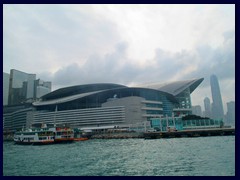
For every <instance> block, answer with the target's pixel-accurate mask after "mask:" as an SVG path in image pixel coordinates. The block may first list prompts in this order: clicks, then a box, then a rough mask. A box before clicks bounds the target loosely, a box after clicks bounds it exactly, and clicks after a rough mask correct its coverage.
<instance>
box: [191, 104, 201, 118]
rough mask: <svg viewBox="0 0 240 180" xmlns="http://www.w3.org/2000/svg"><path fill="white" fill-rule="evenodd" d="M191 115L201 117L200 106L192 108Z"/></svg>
mask: <svg viewBox="0 0 240 180" xmlns="http://www.w3.org/2000/svg"><path fill="white" fill-rule="evenodd" d="M192 114H195V115H197V116H202V108H201V106H200V105H197V106H192Z"/></svg>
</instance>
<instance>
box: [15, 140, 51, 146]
mask: <svg viewBox="0 0 240 180" xmlns="http://www.w3.org/2000/svg"><path fill="white" fill-rule="evenodd" d="M14 142H15V144H19V145H49V144H54V143H55V142H54V141H37V142H36V141H35V142H31V141H30V142H26V141H14Z"/></svg>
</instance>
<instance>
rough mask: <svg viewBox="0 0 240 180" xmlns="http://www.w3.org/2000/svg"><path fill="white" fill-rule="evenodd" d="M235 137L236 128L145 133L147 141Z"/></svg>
mask: <svg viewBox="0 0 240 180" xmlns="http://www.w3.org/2000/svg"><path fill="white" fill-rule="evenodd" d="M228 135H235V128H214V129H190V130H181V131H170V132H159V131H158V132H145V133H144V134H143V136H144V138H145V139H158V138H181V137H201V136H228Z"/></svg>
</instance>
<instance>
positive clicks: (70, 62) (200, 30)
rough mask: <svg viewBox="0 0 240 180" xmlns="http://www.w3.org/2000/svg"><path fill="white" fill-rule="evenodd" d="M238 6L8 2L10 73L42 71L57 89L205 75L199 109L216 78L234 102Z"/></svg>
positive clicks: (6, 32) (6, 41) (199, 90)
mask: <svg viewBox="0 0 240 180" xmlns="http://www.w3.org/2000/svg"><path fill="white" fill-rule="evenodd" d="M234 8H235V7H234V5H217V4H216V5H213V4H212V5H160V4H159V5H151V4H149V5H145V4H144V5H83V4H82V5H10V4H7V5H4V6H3V69H4V72H9V71H10V69H18V70H21V71H24V72H28V73H36V74H37V76H38V77H39V78H41V79H43V80H49V81H52V84H53V89H57V88H60V87H66V86H71V85H77V84H88V83H96V82H111V83H120V84H124V85H137V84H146V83H156V82H163V83H164V82H169V81H176V80H185V79H192V78H200V77H204V78H205V80H204V81H203V83H202V84H201V85H200V86H199V88H197V89H196V91H194V93H193V96H194V98H193V99H194V100H193V101H194V103H200V101H198V100H200V99H201V98H200V97H201V96H206V95H208V96H210V94H209V88H210V87H209V77H210V75H211V74H216V75H217V76H218V78H219V81H220V86H221V84H223V88H221V89H222V92H224V93H226V94H224V95H223V96H224V98H225V99H226V100H227V99H229V100H230V99H233V98H235V91H234V88H233V87H235V86H234V83H235V31H234V30H231V29H235V9H234ZM227 82H231V83H229V84H227ZM228 92H229V93H228ZM230 92H231V93H230ZM229 94H230V95H229ZM196 99H197V100H196Z"/></svg>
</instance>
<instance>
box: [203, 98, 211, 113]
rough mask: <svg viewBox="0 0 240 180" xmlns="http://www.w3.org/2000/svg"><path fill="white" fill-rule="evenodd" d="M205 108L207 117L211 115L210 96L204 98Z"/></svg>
mask: <svg viewBox="0 0 240 180" xmlns="http://www.w3.org/2000/svg"><path fill="white" fill-rule="evenodd" d="M204 108H205V114H204V116H205V117H209V118H210V117H211V104H210V99H209V98H208V97H205V98H204Z"/></svg>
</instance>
